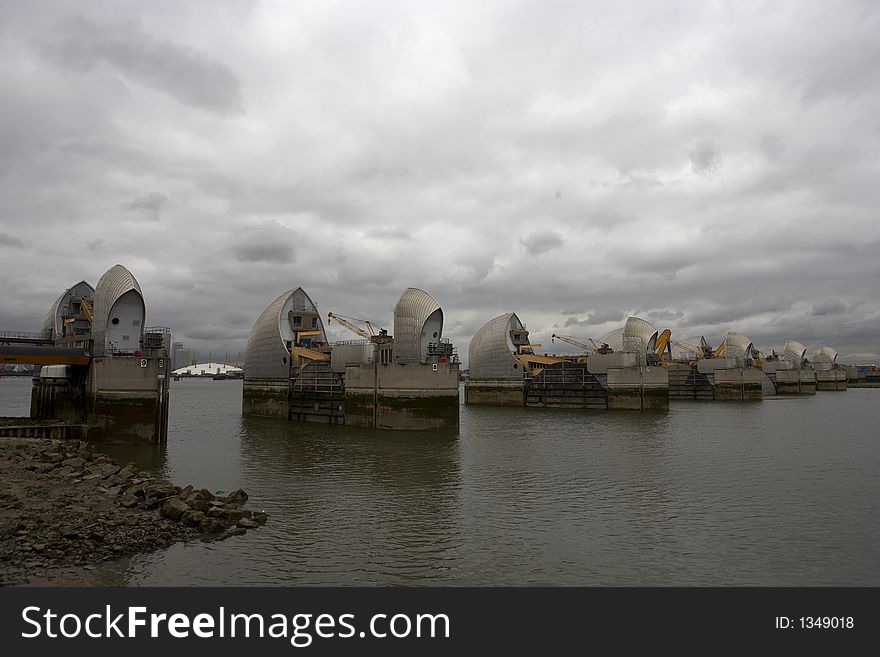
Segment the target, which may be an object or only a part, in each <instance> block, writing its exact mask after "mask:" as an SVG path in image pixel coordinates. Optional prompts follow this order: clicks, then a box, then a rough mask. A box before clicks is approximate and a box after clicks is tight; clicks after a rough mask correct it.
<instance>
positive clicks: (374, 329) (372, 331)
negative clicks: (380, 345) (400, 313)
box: [327, 313, 387, 340]
mask: <svg viewBox="0 0 880 657" xmlns="http://www.w3.org/2000/svg"><path fill="white" fill-rule="evenodd" d="M332 321H336V322H337V323H338V324H340V325H342V326H344V327H345V328H347V329H348V330H349V331H351V332H352V333H356V334H357V335H359V336H361V337H362V338H363V339H364V340H369V339H370V338H372V337H374V336H376V335H385V334H386V333H387V331H385V329H384V328H382V327H381V326H379V325H378V324H374V323H373V322H370V321H368V320H366V319H358V318H356V317H346V316H345V315H337V314H336V313H327V323H328V324H329V323H330V322H332ZM355 322H360V323H361V324H363V325H364V326H366V329H363V328H361V327H360V326H358V325H357V324H356V323H355Z"/></svg>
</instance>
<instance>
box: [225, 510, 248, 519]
mask: <svg viewBox="0 0 880 657" xmlns="http://www.w3.org/2000/svg"><path fill="white" fill-rule="evenodd" d="M222 517H223V518H225V519H226V521H227V522H238V521H239V520H241V519H242V518H250V517H251V512H250V511H248V510H247V509H224V510H223V516H222Z"/></svg>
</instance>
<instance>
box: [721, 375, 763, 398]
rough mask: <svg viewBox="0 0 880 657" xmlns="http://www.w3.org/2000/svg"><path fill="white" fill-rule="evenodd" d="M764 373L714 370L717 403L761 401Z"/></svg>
mask: <svg viewBox="0 0 880 657" xmlns="http://www.w3.org/2000/svg"><path fill="white" fill-rule="evenodd" d="M763 379H764V373H763V372H761V371H760V370H756V369H752V368H742V369H741V368H736V369H720V370H715V385H714V388H715V399H716V400H717V401H761V400H762V399H763V398H764V391H763Z"/></svg>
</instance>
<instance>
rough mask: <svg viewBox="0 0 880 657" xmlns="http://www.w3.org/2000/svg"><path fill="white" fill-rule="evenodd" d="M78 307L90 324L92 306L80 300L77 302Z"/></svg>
mask: <svg viewBox="0 0 880 657" xmlns="http://www.w3.org/2000/svg"><path fill="white" fill-rule="evenodd" d="M79 307H80V309H81V310H82V314H83V315H85V316H86V319H88V320H89V321H90V322H91V321H92V317H93V310H92V304H90V303H89V302H88V301H86V300H85V299H82V300H80V302H79Z"/></svg>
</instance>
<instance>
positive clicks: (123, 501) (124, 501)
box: [119, 495, 138, 509]
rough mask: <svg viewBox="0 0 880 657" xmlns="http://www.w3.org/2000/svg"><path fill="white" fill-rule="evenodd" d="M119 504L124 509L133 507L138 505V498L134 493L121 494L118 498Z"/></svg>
mask: <svg viewBox="0 0 880 657" xmlns="http://www.w3.org/2000/svg"><path fill="white" fill-rule="evenodd" d="M119 505H120V506H121V507H122V508H124V509H133V508H134V507H136V506H137V505H138V498H136V497H135V496H134V495H123V496H122V497H121V498H119Z"/></svg>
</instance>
